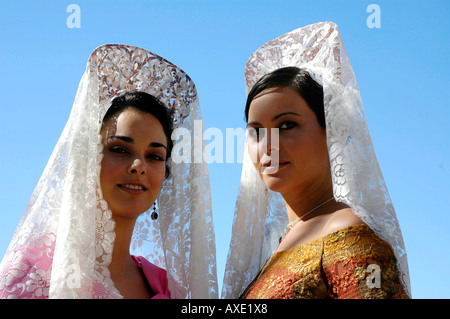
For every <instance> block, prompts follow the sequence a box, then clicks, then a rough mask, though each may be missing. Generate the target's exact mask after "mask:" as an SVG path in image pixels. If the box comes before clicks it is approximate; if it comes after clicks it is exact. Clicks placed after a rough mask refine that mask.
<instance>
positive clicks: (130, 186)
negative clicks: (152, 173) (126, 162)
mask: <svg viewBox="0 0 450 319" xmlns="http://www.w3.org/2000/svg"><path fill="white" fill-rule="evenodd" d="M117 186H118V187H119V188H120V189H122V190H123V191H125V192H128V193H130V194H141V193H143V192H145V191H146V190H147V188H146V187H145V186H144V185H143V184H141V183H138V182H124V183H120V184H118V185H117Z"/></svg>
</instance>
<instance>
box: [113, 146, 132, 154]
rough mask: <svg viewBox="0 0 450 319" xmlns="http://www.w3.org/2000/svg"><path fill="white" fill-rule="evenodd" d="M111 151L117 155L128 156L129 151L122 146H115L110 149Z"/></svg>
mask: <svg viewBox="0 0 450 319" xmlns="http://www.w3.org/2000/svg"><path fill="white" fill-rule="evenodd" d="M109 151H110V152H113V153H117V154H128V151H127V150H126V149H125V148H123V147H120V146H113V147H111V148H110V149H109Z"/></svg>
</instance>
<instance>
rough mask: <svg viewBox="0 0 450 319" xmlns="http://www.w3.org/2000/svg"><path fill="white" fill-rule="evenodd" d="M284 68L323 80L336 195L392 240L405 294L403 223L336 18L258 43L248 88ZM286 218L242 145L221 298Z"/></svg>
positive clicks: (246, 280)
mask: <svg viewBox="0 0 450 319" xmlns="http://www.w3.org/2000/svg"><path fill="white" fill-rule="evenodd" d="M286 66H297V67H299V68H304V69H306V70H308V71H309V73H310V75H311V76H312V77H313V78H314V79H315V80H316V81H317V82H318V83H320V84H322V86H323V89H324V106H325V120H326V133H327V144H328V153H329V157H330V165H331V173H332V182H333V192H334V198H335V200H336V201H339V202H342V203H345V204H347V205H349V206H350V207H351V208H352V209H353V212H354V213H355V214H356V215H357V216H358V217H359V218H361V219H362V220H363V221H364V223H366V224H367V225H368V226H369V227H370V228H371V229H372V230H373V231H374V232H375V233H376V234H377V236H379V237H380V238H381V239H383V240H384V241H386V242H388V243H389V244H390V245H391V246H392V248H393V251H394V254H395V257H396V259H397V267H398V269H399V276H400V282H401V283H402V284H403V285H404V287H405V291H406V292H407V293H408V294H409V295H410V293H411V291H410V283H409V271H408V264H407V256H406V250H405V245H404V242H403V238H402V234H401V230H400V226H399V223H398V220H397V217H396V213H395V210H394V207H393V205H392V202H391V199H390V196H389V193H388V190H387V187H386V184H385V182H384V179H383V175H382V173H381V170H380V167H379V164H378V161H377V158H376V155H375V152H374V148H373V145H372V141H371V138H370V134H369V131H368V127H367V123H366V120H365V115H364V109H363V104H362V100H361V96H360V92H359V88H358V85H357V82H356V78H355V75H354V73H353V69H352V66H351V63H350V60H349V57H348V55H347V52H346V49H345V47H344V44H343V42H342V39H341V36H340V34H339V30H338V27H337V25H336V24H334V23H333V22H320V23H316V24H312V25H309V26H306V27H303V28H300V29H296V30H294V31H291V32H289V33H287V34H284V35H282V36H280V37H278V38H276V39H274V40H272V41H269V42H268V43H266V44H264V45H263V46H261V47H260V48H259V49H258V50H257V51H256V52H254V53H253V54H252V55H251V56H250V58H249V60H248V62H247V65H246V71H245V81H246V90H247V94H248V92H249V91H250V89H251V88H252V87H253V85H254V84H255V83H256V82H257V81H258V80H259V79H260V78H261V77H262V76H263V75H264V74H266V73H269V72H271V71H274V70H276V69H278V68H281V67H286ZM287 223H288V219H287V214H286V208H285V205H284V202H283V199H282V198H281V195H280V194H278V193H274V192H271V191H270V190H266V188H265V186H264V184H263V183H262V181H261V180H260V178H259V177H258V174H257V172H256V170H255V168H254V167H253V164H252V162H251V160H250V158H249V155H248V152H247V145H245V154H244V161H243V168H242V175H241V185H240V188H239V194H238V197H237V201H236V208H235V215H234V222H233V230H232V237H231V238H232V239H231V243H230V250H229V253H228V258H227V265H226V268H225V276H224V284H223V290H222V297H223V298H235V297H237V296H239V295H240V294H241V293H242V291H243V290H244V289H245V288H246V287H247V286H248V285H249V284H250V282H251V281H252V280H253V278H254V277H255V276H256V274H257V273H258V272H259V270H260V269H261V268H262V267H263V265H264V263H265V262H266V261H267V259H268V258H269V257H270V256H271V255H272V253H273V251H275V249H276V248H277V246H278V243H279V242H278V241H279V238H280V236H281V235H282V233H283V231H284V229H285V227H286V225H287Z"/></svg>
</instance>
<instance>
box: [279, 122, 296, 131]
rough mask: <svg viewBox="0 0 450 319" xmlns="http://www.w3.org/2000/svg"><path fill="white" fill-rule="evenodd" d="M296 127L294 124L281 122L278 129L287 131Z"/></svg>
mask: <svg viewBox="0 0 450 319" xmlns="http://www.w3.org/2000/svg"><path fill="white" fill-rule="evenodd" d="M296 126H297V123H295V122H283V123H281V124H280V126H279V127H280V129H281V130H289V129H291V128H294V127H296Z"/></svg>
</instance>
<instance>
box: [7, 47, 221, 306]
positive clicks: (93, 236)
mask: <svg viewBox="0 0 450 319" xmlns="http://www.w3.org/2000/svg"><path fill="white" fill-rule="evenodd" d="M126 91H143V92H146V93H149V94H152V95H154V96H156V97H157V98H159V99H160V100H161V101H162V102H163V103H165V104H166V106H167V107H170V108H172V109H173V110H174V111H175V113H174V126H175V127H176V128H183V129H184V131H185V132H192V131H193V122H194V121H195V120H199V119H201V112H200V103H199V98H198V95H197V91H196V88H195V85H194V83H193V82H192V80H191V79H190V78H189V76H188V75H187V74H186V73H185V72H183V71H182V70H181V69H180V68H178V67H177V66H176V65H174V64H172V63H171V62H169V61H167V60H165V59H163V58H162V57H160V56H158V55H156V54H154V53H152V52H149V51H147V50H144V49H141V48H137V47H134V46H128V45H118V44H110V45H103V46H100V47H99V48H97V49H95V50H94V52H93V53H92V54H91V56H90V58H89V60H88V63H87V67H86V71H85V73H84V74H83V76H82V79H81V82H80V84H79V88H78V92H77V94H76V97H75V101H74V104H73V108H72V111H71V114H70V117H69V120H68V122H67V124H66V126H65V128H64V131H63V133H62V135H61V137H60V139H59V140H58V142H57V145H56V147H55V149H54V151H53V153H52V155H51V157H50V159H49V161H48V163H47V166H46V168H45V170H44V172H43V174H42V176H41V178H40V180H39V182H38V185H37V187H36V188H35V190H34V192H33V194H32V197H31V199H30V201H29V204H28V206H27V208H26V210H25V213H24V215H23V217H22V219H21V221H20V223H19V226H18V228H17V230H16V232H15V234H14V236H13V238H12V241H11V243H10V245H9V248H8V250H7V252H6V254H5V256H4V258H3V261H2V263H1V265H0V297H3V298H20V297H21V295H22V294H23V293H24V292H31V294H32V297H39V296H44V297H46V296H48V297H50V298H121V297H122V296H121V295H120V293H119V291H118V290H117V289H116V288H115V287H114V283H113V282H112V280H111V278H110V273H109V270H108V265H109V264H110V262H111V253H112V250H113V247H114V239H115V234H114V227H115V223H114V220H113V219H112V214H111V211H110V210H109V209H108V205H107V203H106V202H105V201H104V200H103V198H102V193H101V190H100V187H99V176H100V163H101V160H102V144H101V136H100V128H101V123H102V119H103V116H104V114H105V113H106V111H107V109H108V107H109V106H110V103H111V100H112V99H113V98H114V97H115V96H117V95H120V94H122V93H124V92H126ZM196 142H199V143H202V142H203V141H196ZM189 147H191V148H193V147H194V143H191V144H190V145H189ZM192 153H193V152H192ZM170 166H171V176H170V177H169V178H168V179H167V180H165V181H164V183H163V187H162V190H161V192H160V194H159V196H158V198H157V203H158V209H159V218H158V219H157V220H156V221H153V220H152V219H151V218H150V211H149V212H145V213H144V214H142V215H141V216H140V217H139V219H138V221H137V223H136V226H135V231H134V234H133V238H132V244H131V248H132V249H131V253H132V254H133V255H137V256H143V257H145V258H147V259H148V260H149V261H150V262H152V263H154V264H155V265H156V266H159V267H161V268H163V269H166V270H167V274H168V280H169V290H170V291H171V295H172V297H173V298H186V297H188V298H189V297H191V298H214V297H216V296H217V280H216V264H215V238H214V231H213V223H212V212H211V198H210V186H209V175H208V169H207V166H206V163H194V162H193V161H192V160H188V161H185V162H181V163H175V162H172V163H170ZM94 287H95V289H94Z"/></svg>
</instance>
